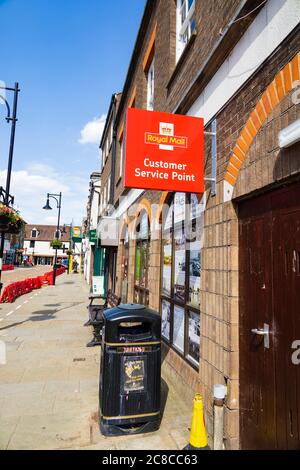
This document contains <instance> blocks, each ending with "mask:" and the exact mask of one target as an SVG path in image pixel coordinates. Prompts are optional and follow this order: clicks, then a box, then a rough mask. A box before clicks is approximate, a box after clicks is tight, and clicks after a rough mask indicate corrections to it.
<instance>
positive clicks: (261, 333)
mask: <svg viewBox="0 0 300 470" xmlns="http://www.w3.org/2000/svg"><path fill="white" fill-rule="evenodd" d="M269 330H270V329H269V325H267V323H264V327H263V328H253V329H252V330H251V333H253V334H255V335H259V336H263V337H264V347H265V348H267V349H269V347H270V341H269Z"/></svg>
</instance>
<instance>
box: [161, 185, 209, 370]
mask: <svg viewBox="0 0 300 470" xmlns="http://www.w3.org/2000/svg"><path fill="white" fill-rule="evenodd" d="M175 194H176V193H174V194H173V196H172V198H171V199H170V200H169V204H168V205H169V208H171V206H172V205H173V209H172V221H171V224H170V227H168V228H165V227H164V222H165V221H164V219H163V216H162V226H161V234H162V241H161V260H162V262H161V272H160V279H161V281H160V313H161V315H162V305H163V302H167V303H168V304H169V308H170V322H169V340H168V339H167V338H166V337H165V336H163V335H162V340H163V341H164V342H165V343H166V344H167V345H168V346H169V347H170V348H171V349H173V350H174V351H175V352H176V353H177V354H179V356H180V357H182V358H183V359H184V361H185V362H187V363H188V364H189V365H190V366H191V367H193V368H194V369H195V370H199V365H200V361H201V356H200V344H201V308H200V299H199V308H197V307H195V306H194V305H193V304H190V303H189V294H190V251H191V250H190V248H189V247H188V245H189V244H190V243H191V241H189V240H187V239H186V238H185V241H184V244H185V277H184V285H185V289H184V300H182V301H181V300H180V299H179V298H178V297H177V298H176V296H175V279H174V278H175V263H174V260H175V251H176V250H175V232H176V231H177V230H178V229H181V230H182V231H183V233H186V231H185V227H186V226H194V224H195V223H196V220H197V217H195V218H193V219H192V218H190V216H189V214H188V208H190V207H191V206H190V204H191V195H190V194H187V193H185V210H184V218H183V219H182V220H180V221H178V222H177V223H175V221H174V213H175V210H174V207H175V204H174V200H175ZM203 197H205V196H203ZM202 201H203V199H202ZM200 202H201V200H199V201H198V203H200ZM200 216H201V214H200ZM198 217H199V215H198ZM164 235H168V236H169V235H170V239H171V280H170V282H171V286H170V295H167V294H165V293H164V292H163V274H164V246H165V245H164V240H165V236H164ZM196 241H197V240H196ZM201 250H202V246H201V238H200V259H201ZM200 282H201V268H200ZM199 295H200V292H199ZM175 307H178V308H181V309H183V314H184V346H183V352H182V351H181V350H180V349H179V348H178V347H177V346H176V345H174V308H175ZM190 313H196V314H197V315H199V328H200V342H199V362H196V360H195V359H193V358H192V357H191V356H190V355H189V318H190Z"/></svg>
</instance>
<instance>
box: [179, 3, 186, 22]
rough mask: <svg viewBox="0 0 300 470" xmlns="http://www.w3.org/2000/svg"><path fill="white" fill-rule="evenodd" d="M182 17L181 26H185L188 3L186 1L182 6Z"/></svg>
mask: <svg viewBox="0 0 300 470" xmlns="http://www.w3.org/2000/svg"><path fill="white" fill-rule="evenodd" d="M180 16H181V24H183V23H184V22H185V19H186V1H184V2H183V4H182V7H181V11H180Z"/></svg>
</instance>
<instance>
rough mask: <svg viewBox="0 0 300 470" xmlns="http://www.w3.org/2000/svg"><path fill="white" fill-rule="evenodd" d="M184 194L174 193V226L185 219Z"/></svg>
mask: <svg viewBox="0 0 300 470" xmlns="http://www.w3.org/2000/svg"><path fill="white" fill-rule="evenodd" d="M185 198H186V195H185V193H176V194H175V196H174V224H177V223H178V222H181V221H182V220H184V219H185Z"/></svg>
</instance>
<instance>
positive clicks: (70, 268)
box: [68, 255, 73, 274]
mask: <svg viewBox="0 0 300 470" xmlns="http://www.w3.org/2000/svg"><path fill="white" fill-rule="evenodd" d="M72 269H73V256H72V255H71V256H70V258H69V268H68V271H69V274H71V273H72Z"/></svg>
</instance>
